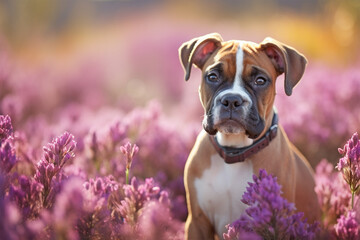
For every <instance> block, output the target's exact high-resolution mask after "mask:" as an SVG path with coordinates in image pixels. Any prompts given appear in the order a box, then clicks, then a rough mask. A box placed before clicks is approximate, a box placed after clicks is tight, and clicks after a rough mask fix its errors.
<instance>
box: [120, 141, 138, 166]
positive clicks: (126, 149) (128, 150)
mask: <svg viewBox="0 0 360 240" xmlns="http://www.w3.org/2000/svg"><path fill="white" fill-rule="evenodd" d="M120 151H121V152H122V154H124V155H125V157H126V169H130V167H131V163H132V160H133V158H134V155H135V154H136V153H137V152H138V151H139V147H138V146H136V144H134V145H131V143H129V142H127V143H126V144H125V145H124V146H121V147H120Z"/></svg>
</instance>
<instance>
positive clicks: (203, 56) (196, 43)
mask: <svg viewBox="0 0 360 240" xmlns="http://www.w3.org/2000/svg"><path fill="white" fill-rule="evenodd" d="M222 41H223V40H222V38H221V36H220V34H218V33H210V34H207V35H205V36H202V37H198V38H194V39H192V40H190V41H188V42H185V43H183V44H182V45H181V47H180V48H179V56H180V62H181V64H182V66H183V68H184V70H185V80H186V81H187V80H189V78H190V72H191V66H192V64H195V66H197V67H198V68H202V67H203V66H204V63H205V62H206V60H207V59H208V58H209V57H210V55H211V54H212V53H213V52H214V51H215V50H216V49H217V48H218V47H220V46H221V42H222Z"/></svg>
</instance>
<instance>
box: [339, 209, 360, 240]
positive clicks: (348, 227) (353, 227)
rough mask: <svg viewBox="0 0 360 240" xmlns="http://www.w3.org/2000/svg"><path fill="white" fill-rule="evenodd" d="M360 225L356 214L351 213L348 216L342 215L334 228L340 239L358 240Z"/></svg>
mask: <svg viewBox="0 0 360 240" xmlns="http://www.w3.org/2000/svg"><path fill="white" fill-rule="evenodd" d="M359 226H360V223H359V222H357V220H356V218H355V212H354V211H349V212H348V213H347V216H344V215H341V216H340V218H339V219H338V221H337V224H336V225H335V226H334V228H335V233H336V235H337V237H338V239H346V240H358V239H359V237H360V227H359Z"/></svg>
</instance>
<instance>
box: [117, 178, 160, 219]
mask: <svg viewBox="0 0 360 240" xmlns="http://www.w3.org/2000/svg"><path fill="white" fill-rule="evenodd" d="M123 188H124V194H125V199H124V200H122V201H121V203H120V205H119V206H118V212H119V213H120V216H121V217H122V218H123V219H124V222H126V223H131V224H133V223H134V221H136V219H137V212H138V211H139V210H140V209H141V208H143V207H144V205H145V203H146V202H148V201H150V200H151V199H154V198H156V197H159V196H158V195H159V192H160V188H159V187H158V186H155V182H154V179H152V178H147V179H145V183H143V184H139V183H138V180H137V179H136V178H135V177H133V178H132V179H131V184H129V185H128V184H127V185H124V186H123ZM161 195H162V201H163V202H165V201H166V199H165V197H166V196H164V194H161Z"/></svg>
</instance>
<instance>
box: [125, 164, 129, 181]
mask: <svg viewBox="0 0 360 240" xmlns="http://www.w3.org/2000/svg"><path fill="white" fill-rule="evenodd" d="M125 174H126V184H129V169H128V168H126V170H125Z"/></svg>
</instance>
